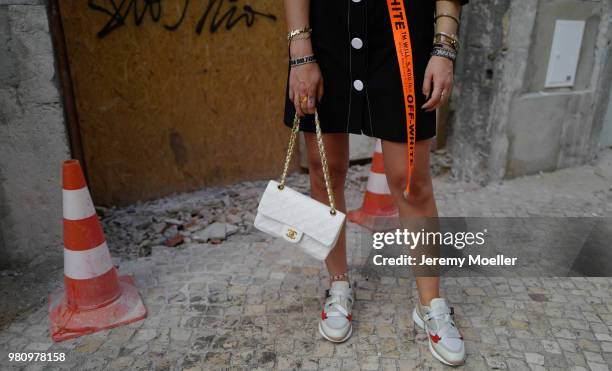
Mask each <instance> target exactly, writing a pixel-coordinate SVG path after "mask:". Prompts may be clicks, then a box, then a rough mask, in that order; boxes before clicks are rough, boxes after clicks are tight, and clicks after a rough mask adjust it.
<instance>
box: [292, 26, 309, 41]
mask: <svg viewBox="0 0 612 371" xmlns="http://www.w3.org/2000/svg"><path fill="white" fill-rule="evenodd" d="M311 32H312V28H310V27H308V26H305V27H303V28H298V29H295V30H292V31H289V33H288V34H287V41H291V40H293V39H294V38H295V37H296V36H297V35H300V34H310V33H311Z"/></svg>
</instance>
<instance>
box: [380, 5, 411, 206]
mask: <svg viewBox="0 0 612 371" xmlns="http://www.w3.org/2000/svg"><path fill="white" fill-rule="evenodd" d="M387 8H388V9H389V17H390V19H391V28H392V30H393V40H394V41H395V52H396V53H397V62H398V64H399V68H400V74H401V76H402V87H403V90H404V105H405V107H406V130H407V131H408V164H407V166H408V168H407V175H408V177H407V179H406V190H405V191H404V196H407V195H408V194H409V193H410V181H411V180H412V174H413V171H414V147H415V144H416V100H415V95H414V68H413V67H414V66H413V63H412V45H411V43H410V31H409V30H408V19H407V15H406V9H405V8H404V1H403V0H387Z"/></svg>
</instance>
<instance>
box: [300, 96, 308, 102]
mask: <svg viewBox="0 0 612 371" xmlns="http://www.w3.org/2000/svg"><path fill="white" fill-rule="evenodd" d="M306 102H308V97H307V96H303V97H302V99H301V101H300V103H306Z"/></svg>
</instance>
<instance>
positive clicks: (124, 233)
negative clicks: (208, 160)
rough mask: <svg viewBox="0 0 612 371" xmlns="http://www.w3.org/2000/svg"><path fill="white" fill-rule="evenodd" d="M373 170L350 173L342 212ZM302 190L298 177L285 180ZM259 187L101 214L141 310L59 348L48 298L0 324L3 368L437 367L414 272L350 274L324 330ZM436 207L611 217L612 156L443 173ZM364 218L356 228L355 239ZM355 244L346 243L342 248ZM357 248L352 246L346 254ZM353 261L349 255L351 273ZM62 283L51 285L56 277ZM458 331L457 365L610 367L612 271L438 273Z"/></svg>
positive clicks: (319, 290) (312, 273) (306, 276)
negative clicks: (560, 164) (266, 221)
mask: <svg viewBox="0 0 612 371" xmlns="http://www.w3.org/2000/svg"><path fill="white" fill-rule="evenodd" d="M366 177H367V167H362V166H354V167H352V168H351V174H350V180H349V185H348V196H347V198H348V204H349V208H354V207H357V206H359V204H360V202H361V197H362V196H361V193H360V192H361V191H362V190H363V188H364V187H365V184H364V181H365V179H366ZM290 182H291V183H290V184H291V186H293V187H294V188H298V189H302V190H305V189H306V186H307V177H306V176H305V175H295V176H292V179H291V181H290ZM264 186H265V182H255V183H253V182H245V183H240V184H237V185H235V186H232V187H228V188H224V189H221V188H215V189H207V190H203V191H200V192H196V193H192V194H186V195H178V196H174V197H169V198H165V199H162V200H158V201H155V202H150V203H146V204H141V205H136V206H132V207H128V208H123V209H112V210H100V212H101V214H103V223H104V227H105V230H106V232H107V237H108V240H109V242H110V245H111V248H112V249H113V255H114V256H115V262H116V264H117V265H118V266H119V267H120V272H122V273H129V274H132V275H133V276H134V277H135V279H136V282H137V285H138V287H139V288H140V293H141V295H142V297H143V299H144V301H145V304H146V306H147V309H148V311H149V315H148V317H147V318H146V320H144V321H141V322H138V323H135V324H131V325H128V326H123V327H120V328H116V329H112V330H109V331H103V332H99V333H96V334H93V335H89V336H84V337H81V338H78V339H74V340H70V341H66V342H61V343H52V342H51V341H50V339H49V334H48V329H47V326H48V320H47V308H46V307H45V306H41V307H40V309H38V310H36V311H34V312H33V313H31V314H28V315H25V316H23V317H22V318H20V319H19V320H16V321H14V322H13V323H12V324H11V325H10V326H8V327H7V328H6V329H4V330H2V331H0V368H1V369H26V368H27V369H78V370H82V369H113V370H115V369H159V370H164V369H168V370H174V369H192V370H199V369H217V368H220V369H223V368H231V369H252V368H260V369H270V368H277V369H293V368H303V369H322V370H325V369H330V370H337V369H346V370H357V369H363V370H398V369H400V370H411V369H443V368H445V367H444V366H442V365H441V364H440V363H439V362H437V361H436V360H434V359H433V358H432V356H431V355H430V353H429V351H428V349H427V338H426V336H425V334H423V333H421V332H415V331H414V326H413V323H412V321H411V319H410V310H411V309H412V306H413V303H414V301H415V299H416V291H415V287H414V282H413V280H411V279H401V278H400V279H396V278H385V277H383V278H380V279H378V278H368V277H364V276H362V275H361V274H360V272H359V270H357V269H353V272H352V275H353V277H352V278H353V279H354V280H355V281H356V284H357V288H356V296H357V301H356V304H355V307H354V318H355V321H354V325H355V331H354V335H353V336H352V338H351V339H350V340H349V341H347V342H346V343H344V344H339V345H333V344H331V343H329V342H327V341H325V340H323V339H321V337H320V336H319V335H318V332H317V327H316V325H317V321H318V319H319V314H320V310H321V303H322V297H323V291H324V289H325V288H326V284H327V276H326V272H325V270H324V268H323V267H322V265H321V264H320V263H318V262H316V261H314V260H312V259H310V258H308V257H306V256H304V255H303V254H301V253H296V251H295V250H293V249H291V248H290V247H288V246H287V245H286V244H284V243H283V242H282V241H277V240H273V239H271V238H270V237H268V236H266V235H265V234H263V233H260V232H258V231H256V230H254V229H253V228H252V226H251V223H252V218H253V216H254V212H255V209H256V205H257V198H258V196H259V194H260V193H261V191H262V190H263V187H264ZM435 188H436V193H437V198H438V205H439V209H440V214H441V215H445V216H453V215H457V216H470V215H471V216H482V215H488V216H531V215H550V216H594V215H597V216H612V151H607V152H605V153H604V154H603V155H602V156H601V158H600V159H599V161H598V162H597V164H596V165H594V166H583V167H579V168H574V169H567V170H562V171H558V172H555V173H551V174H541V175H537V176H530V177H525V178H520V179H515V180H511V181H506V182H503V183H500V184H492V185H489V186H487V187H484V188H482V187H476V186H470V185H465V184H458V183H456V182H452V181H451V180H450V179H448V178H445V177H437V178H436V180H435ZM359 236H360V233H359V227H358V226H355V225H352V224H349V226H348V240H349V246H351V245H352V244H355V243H357V242H358V241H357V239H359V238H360V237H359ZM349 250H350V247H349ZM349 254H350V253H349ZM358 258H359V257H356V256H353V255H351V258H350V261H351V264H352V266H353V267H355V262H356V260H357V259H358ZM56 281H57V282H55V284H56V286H58V287H59V285H60V281H59V280H56ZM442 286H443V292H444V295H445V296H446V297H447V298H448V299H449V301H450V302H451V303H452V305H454V306H455V310H456V312H455V313H456V320H457V323H458V325H459V327H460V328H461V330H462V332H463V334H464V338H465V340H466V348H467V353H468V358H467V363H466V365H465V366H464V367H463V369H466V370H480V369H512V370H529V369H532V370H544V369H550V370H558V369H575V370H588V369H590V370H608V369H609V367H611V366H612V279H611V278H560V279H551V278H526V277H517V278H494V277H493V278H444V279H443V282H442ZM43 351H44V352H65V353H66V361H65V362H58V363H55V364H42V363H30V364H27V365H26V364H23V363H21V364H18V363H10V362H8V358H7V357H8V353H9V352H43Z"/></svg>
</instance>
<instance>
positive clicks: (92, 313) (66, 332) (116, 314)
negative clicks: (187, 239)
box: [49, 160, 147, 341]
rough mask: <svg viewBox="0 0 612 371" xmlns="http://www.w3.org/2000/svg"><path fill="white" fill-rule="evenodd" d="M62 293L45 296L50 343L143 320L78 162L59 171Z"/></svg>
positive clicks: (129, 279) (142, 308)
mask: <svg viewBox="0 0 612 371" xmlns="http://www.w3.org/2000/svg"><path fill="white" fill-rule="evenodd" d="M62 179H63V190H62V195H63V204H64V207H63V209H64V213H63V217H64V218H63V219H64V289H63V290H61V291H58V292H56V293H52V294H51V295H49V323H50V325H49V330H50V334H51V339H53V341H62V340H67V339H72V338H75V337H78V336H81V335H86V334H91V333H93V332H97V331H101V330H105V329H110V328H113V327H117V326H121V325H124V324H127V323H130V322H135V321H138V320H141V319H143V318H145V317H146V315H147V310H146V308H145V306H144V304H143V302H142V299H141V298H140V295H139V294H138V290H137V289H136V286H135V285H134V280H133V278H132V277H130V276H122V277H119V276H118V275H117V269H115V267H114V265H113V261H112V259H111V256H110V252H109V251H108V245H107V244H106V238H105V237H104V232H103V231H102V226H101V225H100V221H99V220H98V215H97V214H96V210H95V208H94V205H93V202H92V200H91V195H90V194H89V189H88V188H87V184H86V182H85V177H84V176H83V171H82V170H81V165H80V164H79V162H78V161H76V160H69V161H65V162H64V165H63V176H62Z"/></svg>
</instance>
